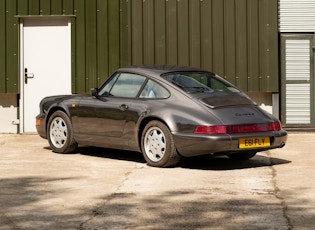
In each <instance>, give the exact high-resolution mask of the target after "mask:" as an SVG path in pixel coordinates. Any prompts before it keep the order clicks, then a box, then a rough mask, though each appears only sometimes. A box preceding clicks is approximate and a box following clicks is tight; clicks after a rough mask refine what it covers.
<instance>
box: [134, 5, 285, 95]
mask: <svg viewBox="0 0 315 230" xmlns="http://www.w3.org/2000/svg"><path fill="white" fill-rule="evenodd" d="M128 3H129V5H130V9H131V11H130V12H131V24H130V33H131V42H132V45H131V47H132V51H131V63H132V64H143V63H144V64H177V65H188V66H195V67H201V68H203V69H207V70H210V71H214V72H216V73H217V74H219V75H221V76H222V77H225V78H226V79H227V80H228V81H230V82H232V83H234V84H236V85H237V86H238V87H240V88H242V89H243V90H245V91H264V92H278V90H279V89H278V78H279V76H278V73H279V69H278V64H279V63H278V3H277V1H270V0H250V1H248V0H202V1H196V0H164V1H163V0H131V1H128Z"/></svg>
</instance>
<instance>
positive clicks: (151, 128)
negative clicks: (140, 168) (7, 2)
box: [141, 121, 181, 167]
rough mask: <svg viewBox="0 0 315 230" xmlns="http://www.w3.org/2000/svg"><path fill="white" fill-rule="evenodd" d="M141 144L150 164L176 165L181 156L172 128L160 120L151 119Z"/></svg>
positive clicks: (158, 165) (156, 165)
mask: <svg viewBox="0 0 315 230" xmlns="http://www.w3.org/2000/svg"><path fill="white" fill-rule="evenodd" d="M141 145H142V152H143V156H144V158H145V160H146V162H147V164H148V165H150V166H154V167H170V166H174V165H176V164H177V163H178V162H179V160H180V158H181V157H180V155H179V154H178V153H177V150H176V147H175V144H174V140H173V137H172V134H171V132H170V130H169V129H168V127H167V126H166V125H165V124H163V123H162V122H160V121H151V122H149V123H148V124H147V125H146V126H145V128H144V130H143V133H142V137H141Z"/></svg>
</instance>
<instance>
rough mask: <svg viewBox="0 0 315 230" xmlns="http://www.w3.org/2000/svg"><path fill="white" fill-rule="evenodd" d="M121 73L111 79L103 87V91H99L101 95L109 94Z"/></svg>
mask: <svg viewBox="0 0 315 230" xmlns="http://www.w3.org/2000/svg"><path fill="white" fill-rule="evenodd" d="M118 76H119V74H116V75H115V76H114V77H113V78H112V79H110V80H109V81H108V82H107V83H106V85H105V86H104V87H103V88H102V89H101V91H100V92H99V93H98V95H99V96H107V95H109V91H110V90H111V89H112V87H113V85H114V83H115V81H116V80H117V78H118Z"/></svg>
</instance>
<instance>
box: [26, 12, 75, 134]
mask: <svg viewBox="0 0 315 230" xmlns="http://www.w3.org/2000/svg"><path fill="white" fill-rule="evenodd" d="M20 32H21V35H20V36H21V39H20V40H21V48H20V49H21V50H20V51H21V52H20V53H21V65H20V68H21V70H20V73H21V79H20V81H21V84H20V85H21V89H20V91H21V104H20V132H21V133H33V132H36V127H35V117H36V115H38V114H39V103H40V100H41V99H42V98H44V97H46V96H51V95H56V94H70V93H71V26H70V21H69V18H62V17H51V18H48V17H47V18H24V19H23V20H21V24H20Z"/></svg>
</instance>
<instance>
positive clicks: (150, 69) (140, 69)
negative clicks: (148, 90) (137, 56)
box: [117, 65, 208, 75]
mask: <svg viewBox="0 0 315 230" xmlns="http://www.w3.org/2000/svg"><path fill="white" fill-rule="evenodd" d="M117 71H119V72H133V73H139V74H154V75H161V74H164V73H170V72H185V71H187V72H191V71H202V72H208V71H205V70H201V69H198V68H194V67H186V66H176V65H152V66H140V65H139V66H128V67H123V68H120V69H118V70H117Z"/></svg>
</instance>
